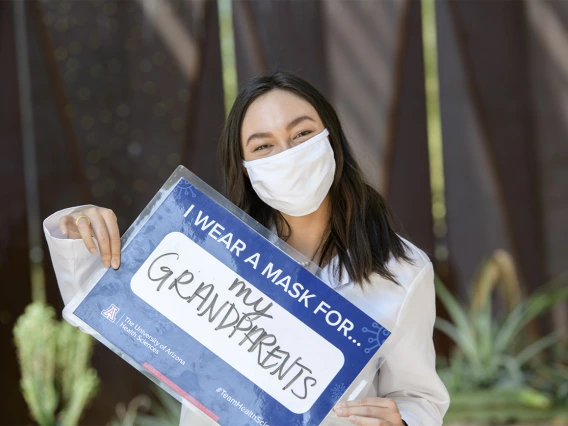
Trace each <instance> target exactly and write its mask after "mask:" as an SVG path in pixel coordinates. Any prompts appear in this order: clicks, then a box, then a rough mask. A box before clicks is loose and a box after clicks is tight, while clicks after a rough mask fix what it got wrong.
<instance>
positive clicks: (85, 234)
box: [75, 217, 97, 254]
mask: <svg viewBox="0 0 568 426" xmlns="http://www.w3.org/2000/svg"><path fill="white" fill-rule="evenodd" d="M89 219H90V218H89ZM75 220H77V219H75ZM91 222H92V220H91ZM76 225H77V229H78V230H79V234H80V235H81V238H82V239H83V242H84V243H85V245H86V246H87V249H89V251H90V252H91V253H93V254H94V253H96V252H97V246H96V245H95V242H94V241H93V236H92V234H91V225H89V221H88V220H87V219H86V218H84V217H81V218H79V220H77V222H76Z"/></svg>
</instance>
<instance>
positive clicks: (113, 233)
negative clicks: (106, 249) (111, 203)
mask: <svg viewBox="0 0 568 426" xmlns="http://www.w3.org/2000/svg"><path fill="white" fill-rule="evenodd" d="M101 216H102V218H103V220H104V221H105V223H106V227H107V231H108V235H109V239H110V251H111V264H112V267H113V268H114V269H117V268H118V267H119V266H120V232H119V230H118V223H117V219H116V215H115V214H114V212H113V211H112V210H110V209H106V210H103V211H102V213H101Z"/></svg>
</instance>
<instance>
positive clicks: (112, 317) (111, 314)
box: [101, 304, 120, 322]
mask: <svg viewBox="0 0 568 426" xmlns="http://www.w3.org/2000/svg"><path fill="white" fill-rule="evenodd" d="M118 311H120V308H118V307H117V306H116V305H114V304H111V305H110V306H109V307H108V308H106V309H105V310H104V311H102V312H101V315H102V316H103V317H105V318H106V319H107V320H109V321H110V322H115V321H116V314H117V313H118Z"/></svg>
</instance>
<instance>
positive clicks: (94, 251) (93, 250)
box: [89, 247, 97, 254]
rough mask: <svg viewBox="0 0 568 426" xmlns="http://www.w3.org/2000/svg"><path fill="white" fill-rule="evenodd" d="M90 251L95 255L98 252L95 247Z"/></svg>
mask: <svg viewBox="0 0 568 426" xmlns="http://www.w3.org/2000/svg"><path fill="white" fill-rule="evenodd" d="M89 251H90V252H91V253H93V254H95V253H96V252H97V249H96V248H94V247H91V248H90V249H89Z"/></svg>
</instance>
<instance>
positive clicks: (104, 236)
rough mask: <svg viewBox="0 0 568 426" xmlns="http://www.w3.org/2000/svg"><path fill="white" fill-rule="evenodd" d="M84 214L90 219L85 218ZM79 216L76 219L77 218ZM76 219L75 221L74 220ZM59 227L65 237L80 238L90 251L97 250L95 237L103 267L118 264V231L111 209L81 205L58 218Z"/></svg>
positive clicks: (115, 267) (114, 266)
mask: <svg viewBox="0 0 568 426" xmlns="http://www.w3.org/2000/svg"><path fill="white" fill-rule="evenodd" d="M81 216H86V217H87V218H89V220H90V222H91V223H90V224H89V220H87V219H86V218H85V217H81ZM79 217H81V218H80V219H79V220H78V221H77V218H79ZM76 221H77V222H76ZM59 228H60V229H61V233H62V234H63V235H67V238H71V239H75V240H78V239H82V240H83V241H84V242H85V245H86V246H87V249H89V251H90V252H91V253H93V254H94V253H96V252H97V246H96V245H95V242H94V241H93V237H95V238H96V239H97V242H98V244H99V250H100V252H101V260H102V262H103V265H104V267H105V268H109V267H110V266H111V265H112V267H113V268H114V269H117V268H118V267H119V266H120V233H119V231H118V223H117V220H116V215H115V214H114V212H113V211H112V210H111V209H107V208H104V207H98V206H89V207H81V208H79V209H76V210H73V211H72V212H71V213H69V214H68V215H66V216H63V217H62V218H61V219H60V220H59Z"/></svg>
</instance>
